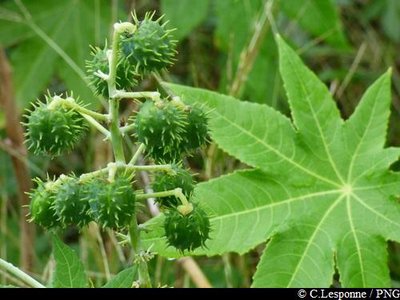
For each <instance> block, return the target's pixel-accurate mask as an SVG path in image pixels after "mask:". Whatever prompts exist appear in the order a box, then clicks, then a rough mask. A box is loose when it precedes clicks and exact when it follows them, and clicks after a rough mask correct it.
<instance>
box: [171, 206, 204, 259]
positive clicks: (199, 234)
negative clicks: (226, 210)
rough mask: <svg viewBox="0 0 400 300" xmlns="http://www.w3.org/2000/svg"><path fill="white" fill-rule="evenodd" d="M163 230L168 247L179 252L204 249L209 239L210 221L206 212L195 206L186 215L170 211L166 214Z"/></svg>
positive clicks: (173, 210)
mask: <svg viewBox="0 0 400 300" xmlns="http://www.w3.org/2000/svg"><path fill="white" fill-rule="evenodd" d="M164 229H165V235H166V237H167V241H168V244H169V245H170V246H173V247H175V248H176V249H178V250H179V251H181V252H184V251H185V250H188V251H193V250H194V249H196V248H199V247H204V246H205V242H206V241H207V240H208V239H209V233H210V220H209V218H208V215H207V214H206V212H205V211H204V210H203V209H201V208H200V207H198V206H196V205H194V207H193V211H192V212H191V213H189V214H187V215H182V214H181V213H179V212H178V211H177V210H175V209H170V210H168V211H167V212H166V217H165V222H164Z"/></svg>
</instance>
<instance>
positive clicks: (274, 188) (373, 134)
mask: <svg viewBox="0 0 400 300" xmlns="http://www.w3.org/2000/svg"><path fill="white" fill-rule="evenodd" d="M277 40H278V45H279V53H280V72H281V75H282V79H283V81H284V87H285V89H286V91H287V95H288V99H289V106H290V108H291V115H292V120H290V119H288V118H286V117H285V116H283V115H281V114H280V113H279V112H277V111H275V110H273V109H271V108H269V107H268V106H266V105H258V104H253V103H248V102H243V101H239V100H235V99H233V98H231V97H228V96H224V95H220V94H217V93H214V92H210V91H205V90H201V89H194V88H188V87H183V86H178V85H173V84H164V87H165V88H166V89H167V90H169V91H170V93H171V94H174V95H177V96H181V97H182V99H183V100H184V101H185V102H187V103H201V104H204V105H206V107H208V108H209V109H210V116H211V120H210V130H211V135H212V138H213V139H214V141H215V142H217V144H218V145H219V147H221V148H222V149H223V150H224V151H226V152H228V153H229V154H231V155H233V156H235V157H237V158H238V159H240V160H241V161H243V162H244V163H246V164H248V165H249V166H253V167H255V168H258V170H257V169H256V170H248V171H241V172H236V173H234V174H231V175H227V176H223V177H220V178H217V179H214V180H211V181H209V182H206V183H202V184H200V185H198V187H197V188H196V190H195V195H196V198H197V201H199V202H200V203H201V205H203V206H204V207H206V208H208V211H209V212H210V213H211V215H212V217H211V223H212V226H213V232H212V234H211V240H210V241H209V242H208V243H207V246H208V249H206V250H202V251H200V252H198V254H202V253H205V254H207V255H214V254H220V253H224V252H229V251H235V252H239V253H243V252H246V251H248V250H250V249H251V248H253V247H255V246H256V245H258V244H260V243H262V242H263V241H267V240H269V242H268V243H267V247H266V249H265V251H264V253H263V255H262V259H261V261H260V263H259V264H258V266H257V272H256V273H255V275H254V282H253V286H254V287H328V286H330V284H331V282H332V278H333V275H334V273H335V269H337V270H338V271H339V275H340V282H341V284H342V286H344V287H372V286H390V277H389V270H388V267H387V250H386V247H387V245H386V241H387V240H393V241H400V206H399V204H398V201H397V198H396V197H398V196H399V195H400V173H397V172H393V171H390V170H389V167H390V165H391V164H392V163H394V162H395V161H397V160H398V158H399V155H400V149H399V148H384V146H385V137H386V130H387V125H388V118H389V114H390V103H391V99H390V73H391V72H390V71H389V72H387V73H386V74H384V75H383V76H382V77H381V78H379V79H378V80H377V81H376V82H375V83H374V84H373V85H372V86H371V87H370V88H369V89H368V90H367V91H366V92H365V94H364V96H363V97H362V99H361V101H360V103H359V105H358V107H357V109H356V110H355V112H354V113H353V115H352V116H351V117H350V118H349V119H348V120H346V121H344V120H342V118H341V117H340V115H339V112H338V109H337V108H336V105H335V102H334V100H333V99H332V97H331V95H330V93H329V91H328V89H327V88H326V87H325V86H324V84H323V83H322V82H320V80H319V79H318V78H317V77H316V76H315V75H314V74H313V73H312V72H311V71H310V70H309V69H308V68H307V67H306V66H304V64H303V63H302V61H301V60H300V58H299V57H298V56H297V54H296V53H295V52H294V51H293V50H292V49H291V48H289V46H287V45H286V43H285V42H284V41H283V40H282V39H281V38H279V37H278V38H277ZM151 241H152V242H153V243H154V244H155V247H156V248H157V251H159V253H161V254H162V253H163V251H166V252H167V251H169V252H168V253H167V255H170V250H169V249H168V248H165V244H163V241H162V238H160V236H159V238H158V240H157V238H156V237H155V236H152V237H151ZM163 245H164V246H163ZM163 247H164V248H163ZM158 248H159V249H158Z"/></svg>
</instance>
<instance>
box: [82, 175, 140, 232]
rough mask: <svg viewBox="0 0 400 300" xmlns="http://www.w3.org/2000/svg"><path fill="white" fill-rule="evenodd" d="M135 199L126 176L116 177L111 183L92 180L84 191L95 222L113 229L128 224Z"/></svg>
mask: <svg viewBox="0 0 400 300" xmlns="http://www.w3.org/2000/svg"><path fill="white" fill-rule="evenodd" d="M135 198H136V196H135V192H134V190H133V189H132V184H131V179H130V178H129V177H127V176H118V177H117V178H115V179H114V181H112V182H109V181H108V180H107V179H104V178H96V179H93V180H92V181H91V183H90V184H89V185H88V188H87V189H86V191H85V199H86V200H88V201H89V203H90V208H91V213H92V215H93V217H94V219H95V221H96V222H97V223H99V225H101V226H103V227H109V228H113V229H118V228H121V227H125V226H128V225H129V224H130V222H131V220H132V218H133V217H134V215H135V206H136V205H135Z"/></svg>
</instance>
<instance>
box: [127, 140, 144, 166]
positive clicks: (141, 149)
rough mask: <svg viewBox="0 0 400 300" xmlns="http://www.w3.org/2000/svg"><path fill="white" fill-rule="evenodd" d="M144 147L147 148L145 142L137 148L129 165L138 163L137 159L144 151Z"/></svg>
mask: <svg viewBox="0 0 400 300" xmlns="http://www.w3.org/2000/svg"><path fill="white" fill-rule="evenodd" d="M144 148H145V146H144V144H143V143H142V144H140V146H139V147H138V148H137V150H136V152H135V154H134V155H133V156H132V158H131V160H130V161H129V163H128V164H129V165H134V164H135V163H136V161H137V160H138V158H139V155H140V154H141V153H142V152H143V150H144Z"/></svg>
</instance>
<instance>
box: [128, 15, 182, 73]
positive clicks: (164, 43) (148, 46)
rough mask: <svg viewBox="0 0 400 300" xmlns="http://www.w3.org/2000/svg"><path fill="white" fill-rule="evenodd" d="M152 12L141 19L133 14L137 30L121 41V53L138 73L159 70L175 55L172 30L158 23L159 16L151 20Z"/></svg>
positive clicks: (172, 60) (170, 62)
mask: <svg viewBox="0 0 400 300" xmlns="http://www.w3.org/2000/svg"><path fill="white" fill-rule="evenodd" d="M153 16H154V13H153V14H149V13H148V14H146V16H145V18H144V20H143V21H139V20H138V19H137V18H136V16H134V20H135V25H136V26H137V30H136V31H135V33H134V34H133V35H132V36H130V37H127V38H123V39H122V41H121V50H122V55H123V56H125V57H126V58H127V60H128V61H129V62H130V63H131V64H132V65H134V66H136V71H137V72H138V73H140V74H146V73H148V72H154V71H160V70H162V69H165V68H167V67H169V66H171V65H172V64H173V62H174V61H175V59H174V57H175V55H176V53H177V52H176V42H177V41H176V40H174V39H173V37H172V35H171V32H172V30H167V29H165V25H166V23H164V24H160V21H161V18H160V19H158V20H152V18H153Z"/></svg>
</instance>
